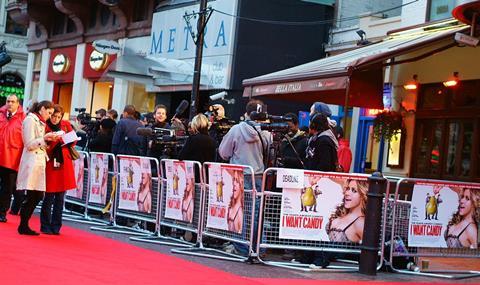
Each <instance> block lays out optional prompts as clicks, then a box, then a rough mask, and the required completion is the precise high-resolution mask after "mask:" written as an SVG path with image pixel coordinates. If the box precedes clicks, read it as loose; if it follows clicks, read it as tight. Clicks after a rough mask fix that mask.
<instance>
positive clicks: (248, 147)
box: [218, 100, 272, 255]
mask: <svg viewBox="0 0 480 285" xmlns="http://www.w3.org/2000/svg"><path fill="white" fill-rule="evenodd" d="M245 109H246V113H245V121H243V122H241V123H239V124H238V125H235V126H233V127H232V128H231V129H230V131H228V133H227V134H226V135H225V136H224V137H223V140H222V142H221V143H220V146H219V148H218V152H219V154H220V156H221V157H222V158H223V159H225V160H229V161H230V163H232V164H240V165H249V166H251V167H252V168H253V171H254V174H255V189H256V191H258V192H260V191H262V188H261V187H262V175H263V171H264V169H265V164H266V160H267V158H268V151H269V149H270V144H271V143H272V135H271V133H269V132H267V131H262V130H261V128H260V125H259V123H258V122H257V121H253V120H252V119H251V115H252V114H253V113H254V112H257V113H262V110H263V103H262V101H260V100H250V101H249V102H248V103H247V106H246V108H245ZM245 174H250V173H245ZM244 176H245V177H244V181H245V182H244V187H245V189H253V185H251V178H250V177H249V175H244ZM259 208H260V200H258V199H257V200H256V201H255V217H254V220H253V223H254V237H253V242H256V241H255V240H256V236H257V229H258V209H259ZM249 211H251V210H246V212H245V216H249V215H250V214H251V213H249ZM244 231H245V229H244ZM228 251H230V252H233V253H235V252H236V253H240V254H242V255H247V254H248V248H247V246H245V245H244V244H238V243H234V244H233V247H232V248H231V249H230V248H229V249H228Z"/></svg>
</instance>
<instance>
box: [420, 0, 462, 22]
mask: <svg viewBox="0 0 480 285" xmlns="http://www.w3.org/2000/svg"><path fill="white" fill-rule="evenodd" d="M453 8H455V0H430V2H429V10H428V15H427V17H428V20H430V21H438V20H443V19H448V18H451V17H452V10H453Z"/></svg>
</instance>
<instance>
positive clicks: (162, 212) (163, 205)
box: [130, 159, 203, 247]
mask: <svg viewBox="0 0 480 285" xmlns="http://www.w3.org/2000/svg"><path fill="white" fill-rule="evenodd" d="M175 162H180V161H179V160H175V159H162V160H161V161H160V173H161V175H160V179H161V183H160V187H161V191H160V202H159V206H158V214H157V222H156V225H157V231H156V232H155V233H154V234H153V235H151V236H147V237H131V238H130V239H131V240H135V241H141V242H149V243H156V244H163V245H172V246H181V247H192V246H194V243H191V242H188V241H185V240H182V239H180V238H176V237H171V236H165V235H162V234H161V231H160V228H161V226H166V227H169V228H171V229H174V230H182V231H187V232H191V233H192V234H196V235H197V239H198V233H199V228H200V212H201V197H202V187H203V176H202V175H201V172H202V165H201V164H200V162H198V161H187V160H185V161H182V162H184V163H186V164H189V163H191V164H193V166H194V174H197V173H198V174H200V175H195V196H194V198H193V204H192V205H191V206H193V220H192V222H191V223H190V222H188V221H183V220H180V219H173V218H171V217H167V216H166V209H167V171H166V164H167V163H172V164H173V163H175ZM197 176H198V177H197ZM184 178H186V177H184ZM182 183H185V185H186V180H185V181H183V182H182ZM189 206H190V205H189ZM182 207H183V205H182Z"/></svg>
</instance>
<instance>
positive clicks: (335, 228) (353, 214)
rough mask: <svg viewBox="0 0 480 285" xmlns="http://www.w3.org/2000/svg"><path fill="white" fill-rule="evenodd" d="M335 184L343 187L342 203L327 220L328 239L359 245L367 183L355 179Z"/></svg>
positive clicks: (361, 234) (361, 235)
mask: <svg viewBox="0 0 480 285" xmlns="http://www.w3.org/2000/svg"><path fill="white" fill-rule="evenodd" d="M333 180H335V179H333ZM335 182H337V183H339V184H341V185H343V186H342V189H343V202H342V204H340V205H339V206H337V208H336V209H335V212H333V213H332V215H331V216H330V218H329V220H328V224H327V226H326V230H327V234H328V237H329V239H330V241H333V242H355V243H359V242H361V241H362V238H363V226H364V223H365V209H366V204H367V191H368V182H367V181H363V180H355V179H347V180H346V181H344V180H340V179H339V180H338V181H335Z"/></svg>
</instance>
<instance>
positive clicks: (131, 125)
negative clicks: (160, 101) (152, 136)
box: [112, 105, 143, 155]
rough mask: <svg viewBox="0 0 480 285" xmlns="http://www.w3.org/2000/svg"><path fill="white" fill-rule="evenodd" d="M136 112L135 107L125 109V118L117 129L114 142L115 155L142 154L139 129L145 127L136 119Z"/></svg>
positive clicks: (113, 150) (129, 106)
mask: <svg viewBox="0 0 480 285" xmlns="http://www.w3.org/2000/svg"><path fill="white" fill-rule="evenodd" d="M135 114H136V110H135V107H134V106H133V105H127V106H125V108H124V109H123V118H122V119H121V120H120V121H119V122H118V125H117V126H116V127H115V133H114V135H113V141H112V152H113V153H114V154H127V155H140V154H141V153H142V149H141V148H142V147H141V145H142V137H141V136H139V135H137V129H138V128H140V127H143V125H142V123H140V121H139V120H137V119H136V118H135Z"/></svg>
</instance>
